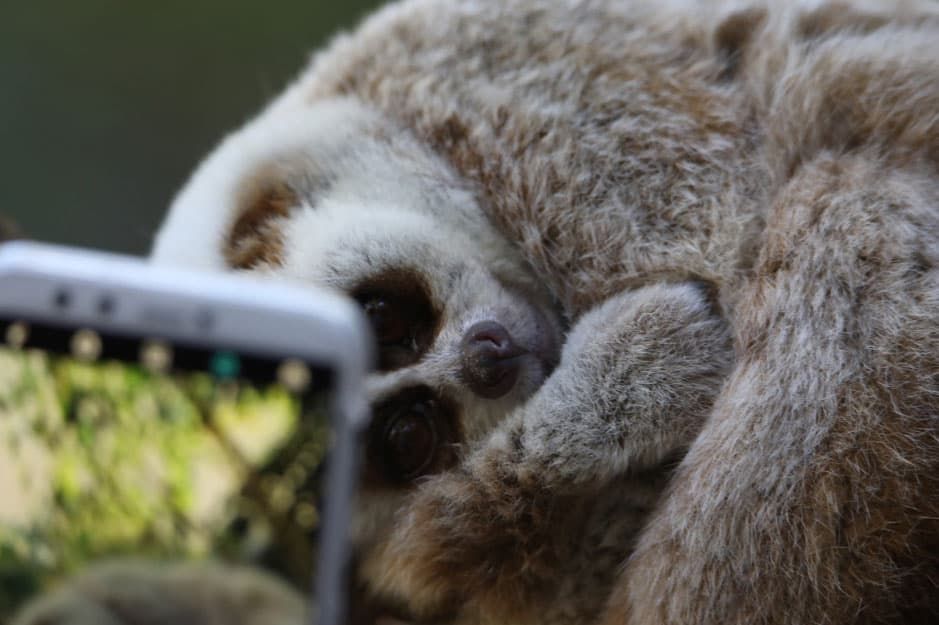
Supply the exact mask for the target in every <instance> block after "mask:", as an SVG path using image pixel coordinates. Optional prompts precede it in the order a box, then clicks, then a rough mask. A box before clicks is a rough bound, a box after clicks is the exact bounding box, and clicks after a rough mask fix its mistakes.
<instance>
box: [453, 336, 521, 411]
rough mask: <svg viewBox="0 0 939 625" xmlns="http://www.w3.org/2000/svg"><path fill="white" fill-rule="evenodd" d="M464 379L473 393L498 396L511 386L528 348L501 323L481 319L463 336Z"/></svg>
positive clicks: (495, 397)
mask: <svg viewBox="0 0 939 625" xmlns="http://www.w3.org/2000/svg"><path fill="white" fill-rule="evenodd" d="M462 348H463V379H464V380H465V382H466V384H467V385H468V386H469V387H470V388H471V389H472V390H473V392H474V393H476V394H477V395H479V396H480V397H484V398H486V399H498V398H499V397H502V396H503V395H505V394H506V393H508V392H509V391H511V390H512V387H513V386H515V382H516V381H517V380H518V374H519V371H520V370H521V362H520V356H522V355H523V354H524V353H525V350H523V349H521V348H519V347H518V346H517V345H516V344H515V342H514V341H513V340H512V335H511V334H509V331H508V330H506V329H505V328H504V327H503V326H502V324H500V323H498V322H495V321H480V322H479V323H476V324H474V325H473V326H471V327H470V329H469V330H467V331H466V334H465V335H464V336H463V344H462Z"/></svg>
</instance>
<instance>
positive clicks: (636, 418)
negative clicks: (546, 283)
mask: <svg viewBox="0 0 939 625" xmlns="http://www.w3.org/2000/svg"><path fill="white" fill-rule="evenodd" d="M732 362H733V344H732V340H731V336H730V331H729V327H728V325H727V323H726V322H725V321H724V320H723V319H722V318H721V317H720V316H719V315H718V314H717V313H716V312H715V310H714V307H713V306H712V304H711V301H710V299H709V297H708V293H707V292H706V291H705V290H703V289H702V288H700V286H698V285H696V284H690V283H687V284H670V285H655V286H650V287H645V288H642V289H638V290H635V291H630V292H626V293H622V294H620V295H617V296H615V297H613V298H611V299H609V300H607V301H606V302H604V303H603V304H602V305H601V306H599V307H597V308H596V309H594V310H592V311H591V312H589V313H587V314H586V315H584V317H583V318H581V319H580V320H579V321H578V323H577V324H576V325H575V326H574V328H573V330H572V331H571V333H570V335H569V336H568V338H567V341H566V343H565V346H564V350H563V353H562V357H561V363H560V365H559V366H558V368H557V370H556V371H555V372H554V373H553V374H552V376H551V377H550V378H549V379H548V380H547V381H546V382H545V384H544V386H543V387H542V388H541V390H539V392H538V393H536V394H535V396H534V397H533V398H532V400H531V401H530V402H529V403H528V404H527V405H526V406H525V409H524V412H525V415H524V419H523V423H522V430H523V431H522V434H521V443H522V447H523V448H524V449H525V452H526V453H525V463H526V464H527V465H529V471H530V472H532V473H535V474H540V475H541V476H542V478H541V479H543V480H545V481H549V482H550V481H554V482H555V483H556V486H557V488H558V489H563V488H564V487H565V485H566V486H569V487H580V486H582V485H585V484H589V483H601V484H602V483H603V482H604V481H605V480H607V479H609V478H611V477H612V476H614V475H616V474H620V473H622V472H623V471H625V470H627V469H642V468H647V467H649V466H653V465H656V464H658V463H660V462H662V461H663V460H664V459H665V458H667V457H669V456H670V455H671V454H673V453H674V452H675V451H677V450H678V449H680V448H681V447H682V446H684V445H687V444H688V443H689V442H690V441H691V439H692V438H693V436H694V434H695V433H696V432H697V430H698V428H699V427H700V425H701V423H702V422H703V420H704V418H705V417H706V415H707V413H708V411H709V410H710V406H711V403H712V402H713V399H714V398H715V397H716V395H717V393H718V391H719V389H720V387H721V385H722V383H723V380H724V378H725V376H726V374H727V372H728V371H729V369H730V366H731V364H732Z"/></svg>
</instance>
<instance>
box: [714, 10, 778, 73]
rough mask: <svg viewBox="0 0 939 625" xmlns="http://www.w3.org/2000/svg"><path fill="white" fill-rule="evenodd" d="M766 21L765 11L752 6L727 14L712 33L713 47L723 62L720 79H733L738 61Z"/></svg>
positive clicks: (737, 69) (737, 67)
mask: <svg viewBox="0 0 939 625" xmlns="http://www.w3.org/2000/svg"><path fill="white" fill-rule="evenodd" d="M765 21H766V9H765V8H764V7H759V6H754V7H746V8H743V9H740V10H737V11H734V12H732V13H729V14H728V15H726V16H725V17H724V19H722V20H721V21H720V23H719V24H718V26H717V30H716V31H715V32H714V47H715V49H716V50H717V53H718V54H719V55H720V57H721V59H723V61H724V70H723V71H722V72H721V77H722V78H724V79H725V80H729V79H730V78H733V77H734V76H735V75H736V74H737V72H738V71H739V70H740V61H741V58H742V57H743V54H744V52H745V51H746V49H747V47H748V46H749V45H751V43H752V42H753V38H754V35H755V34H756V32H757V31H758V30H759V29H760V28H761V27H762V26H763V23H764V22H765Z"/></svg>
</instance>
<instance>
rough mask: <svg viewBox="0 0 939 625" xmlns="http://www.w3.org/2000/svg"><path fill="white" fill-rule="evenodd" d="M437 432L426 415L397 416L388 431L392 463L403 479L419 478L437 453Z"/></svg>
mask: <svg viewBox="0 0 939 625" xmlns="http://www.w3.org/2000/svg"><path fill="white" fill-rule="evenodd" d="M435 439H436V433H435V432H434V428H433V425H432V423H431V421H430V419H429V418H428V416H427V415H426V414H424V413H423V411H421V412H412V411H408V412H405V413H402V414H401V415H399V416H397V417H395V419H394V420H393V421H392V422H391V423H389V424H388V427H387V429H386V430H385V445H386V447H385V449H386V451H387V454H388V460H389V461H390V463H391V464H392V466H393V467H394V468H395V469H396V471H397V473H398V474H399V477H401V478H412V477H417V476H418V475H419V474H420V473H421V471H423V470H424V469H426V468H427V465H428V464H429V463H430V460H431V458H432V457H433V454H434V447H435V446H436V440H435Z"/></svg>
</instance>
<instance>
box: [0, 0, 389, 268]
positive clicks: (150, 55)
mask: <svg viewBox="0 0 939 625" xmlns="http://www.w3.org/2000/svg"><path fill="white" fill-rule="evenodd" d="M379 4H381V2H379V1H378V0H351V1H350V0H346V1H345V2H323V1H314V0H305V1H304V0H275V1H274V2H257V1H251V0H228V1H222V0H195V1H183V0H167V1H164V2H139V1H138V2H134V1H127V0H82V1H81V2H69V1H67V0H32V1H29V2H3V3H2V11H0V215H6V216H7V217H8V218H11V219H12V220H13V221H14V222H16V223H17V224H18V225H19V229H20V230H21V231H23V233H25V234H26V235H27V236H29V237H30V238H34V239H39V240H44V241H52V242H56V243H66V244H72V245H81V246H88V247H96V248H104V249H110V250H114V251H119V252H126V253H133V254H144V253H146V252H147V250H148V249H149V246H150V242H151V240H152V237H153V234H154V231H155V229H156V227H157V225H158V224H159V222H160V219H161V216H162V214H163V212H164V211H165V209H166V206H167V205H168V203H169V201H170V200H171V199H172V197H173V194H174V193H175V191H176V189H178V188H179V187H180V186H181V185H182V184H183V182H184V181H185V179H186V177H187V175H188V174H189V172H190V171H192V169H193V168H194V167H195V165H196V163H197V162H198V161H199V159H201V158H202V157H203V156H204V155H206V154H207V153H208V151H209V150H210V149H211V148H212V146H213V145H215V143H216V142H217V141H218V140H219V139H220V138H221V137H222V135H223V134H224V133H225V132H227V131H229V130H232V129H234V128H235V127H237V126H238V125H239V124H241V123H242V122H244V121H246V120H247V119H248V118H249V117H250V116H251V115H253V113H254V112H256V111H257V110H259V109H260V107H261V106H262V105H263V104H264V103H265V102H266V101H267V100H268V99H270V98H271V97H272V96H274V95H275V94H276V93H277V92H278V91H280V89H281V88H282V87H283V86H284V85H285V84H286V83H287V81H288V80H290V79H291V78H292V77H293V76H294V75H295V74H297V73H298V72H299V71H300V70H301V68H302V67H303V65H304V64H305V62H306V59H307V58H308V56H309V54H310V52H311V51H312V50H314V49H315V48H316V47H317V46H321V45H323V43H324V42H325V41H326V40H328V38H329V37H330V36H331V35H332V34H333V33H335V32H337V31H338V30H340V29H343V28H350V27H353V26H354V25H355V24H356V23H357V22H358V21H359V20H360V19H361V18H362V17H363V16H364V15H365V14H366V13H367V12H368V10H369V9H370V8H373V7H375V6H378V5H379Z"/></svg>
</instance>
